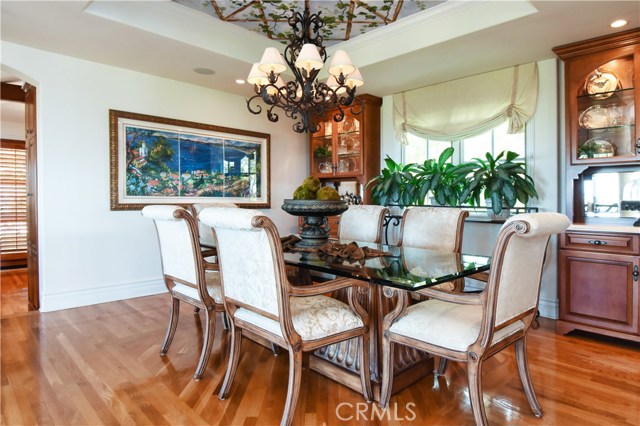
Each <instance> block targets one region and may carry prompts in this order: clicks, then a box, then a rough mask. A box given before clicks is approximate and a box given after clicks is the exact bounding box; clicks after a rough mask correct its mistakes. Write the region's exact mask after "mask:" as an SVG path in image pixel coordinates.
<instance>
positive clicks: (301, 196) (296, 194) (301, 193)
mask: <svg viewBox="0 0 640 426" xmlns="http://www.w3.org/2000/svg"><path fill="white" fill-rule="evenodd" d="M293 199H294V200H315V199H316V194H314V193H313V192H311V191H309V190H308V189H307V188H305V187H304V186H299V187H297V188H296V190H295V191H293Z"/></svg>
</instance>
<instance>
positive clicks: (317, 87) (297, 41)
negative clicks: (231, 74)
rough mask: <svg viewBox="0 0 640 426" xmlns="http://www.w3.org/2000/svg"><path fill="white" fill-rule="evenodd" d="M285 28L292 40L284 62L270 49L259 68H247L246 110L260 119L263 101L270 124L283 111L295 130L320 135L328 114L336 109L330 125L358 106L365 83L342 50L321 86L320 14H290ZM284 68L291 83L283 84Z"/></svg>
mask: <svg viewBox="0 0 640 426" xmlns="http://www.w3.org/2000/svg"><path fill="white" fill-rule="evenodd" d="M288 22H289V25H290V26H291V29H292V34H291V35H290V36H289V43H288V44H287V47H286V49H285V51H284V58H283V57H282V55H281V54H280V52H279V51H278V49H276V48H275V47H268V48H266V49H265V51H264V53H263V55H262V59H261V60H260V62H259V63H254V64H253V66H252V67H251V72H250V73H249V77H248V78H247V82H249V83H251V84H253V85H254V89H255V93H256V94H255V95H254V96H252V97H251V98H249V99H248V100H247V108H248V109H249V111H250V112H251V113H253V114H260V113H261V112H262V109H263V108H262V106H261V105H260V104H259V103H258V100H260V99H261V100H262V101H263V102H264V103H265V104H266V105H267V107H266V110H267V118H268V119H269V121H271V122H276V121H278V119H279V116H278V111H277V109H281V110H282V111H284V114H285V115H286V116H287V117H290V118H292V119H294V120H297V122H296V123H295V124H294V125H293V130H295V131H296V132H298V133H304V132H307V133H308V132H311V133H315V132H317V131H318V130H320V122H321V120H322V119H323V115H324V114H325V112H326V111H327V110H329V109H333V108H336V109H337V112H336V113H335V114H334V115H333V120H334V121H336V122H339V121H342V120H343V119H344V109H345V108H348V107H351V106H352V105H353V103H354V101H358V102H359V99H358V98H356V87H358V86H361V85H362V84H364V81H363V80H362V75H361V74H360V71H359V70H358V68H357V67H356V66H354V65H353V64H352V63H351V59H349V55H347V52H345V51H344V50H337V51H336V52H335V53H334V55H333V58H332V60H331V64H330V66H329V78H328V79H327V81H326V83H325V82H321V81H319V80H318V79H317V78H316V77H317V76H318V73H319V72H320V70H321V69H322V67H323V66H324V63H325V62H326V60H327V53H326V51H325V48H324V46H323V45H322V41H323V38H322V36H321V35H320V29H321V28H322V27H323V26H324V22H323V21H322V18H321V17H320V12H318V13H317V14H316V13H314V14H311V13H310V12H309V9H308V8H305V9H304V12H303V13H302V14H301V13H300V12H294V11H293V10H292V15H291V17H289V18H288ZM287 65H288V66H289V68H290V69H291V72H292V73H293V75H294V77H295V80H293V81H289V82H287V83H285V82H284V81H283V79H282V77H280V74H281V73H283V72H284V71H285V70H286V69H287ZM252 103H253V105H254V106H253V107H252ZM360 105H362V104H361V102H360ZM360 112H361V109H360V111H353V113H355V114H359V113H360Z"/></svg>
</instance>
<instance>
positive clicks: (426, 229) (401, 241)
mask: <svg viewBox="0 0 640 426" xmlns="http://www.w3.org/2000/svg"><path fill="white" fill-rule="evenodd" d="M467 216H469V212H468V211H466V210H462V209H458V208H449V207H412V208H408V209H406V210H405V211H404V214H403V215H402V223H401V225H400V236H399V237H398V245H399V246H405V247H417V248H424V249H429V250H442V251H447V252H450V253H460V250H461V248H462V232H463V231H464V221H465V219H466V218H467Z"/></svg>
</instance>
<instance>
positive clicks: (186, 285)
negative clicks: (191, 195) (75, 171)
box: [142, 205, 224, 380]
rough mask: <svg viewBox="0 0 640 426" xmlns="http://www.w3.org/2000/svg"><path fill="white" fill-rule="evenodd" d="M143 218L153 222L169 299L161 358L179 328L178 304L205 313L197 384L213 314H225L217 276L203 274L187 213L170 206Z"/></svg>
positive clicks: (211, 334)
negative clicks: (182, 303) (167, 322)
mask: <svg viewBox="0 0 640 426" xmlns="http://www.w3.org/2000/svg"><path fill="white" fill-rule="evenodd" d="M142 215H143V216H145V217H147V218H149V219H153V221H154V223H155V227H156V231H157V234H158V241H159V243H160V256H161V260H162V271H163V274H164V282H165V284H166V285H167V289H168V290H169V295H170V296H171V311H170V318H169V327H168V329H167V334H166V336H165V339H164V342H163V343H162V348H161V349H160V355H165V354H166V353H167V351H168V350H169V346H171V342H172V341H173V336H174V335H175V332H176V327H177V325H178V317H179V315H180V302H181V301H182V302H186V303H188V304H190V305H193V306H195V307H196V308H201V309H203V310H204V312H205V319H206V321H205V324H206V327H205V332H204V341H203V344H202V352H201V354H200V361H199V362H198V366H197V368H196V372H195V374H194V375H193V378H194V379H195V380H200V379H201V378H202V375H203V374H204V370H205V368H206V367H207V362H208V361H209V356H210V354H211V348H212V346H213V337H214V333H215V314H216V312H224V305H223V303H222V290H221V288H220V274H219V272H217V271H205V266H204V260H203V258H202V255H201V254H200V244H199V243H198V228H197V224H196V219H195V218H194V217H193V216H192V215H191V213H189V212H188V211H187V210H185V209H183V208H182V207H178V206H171V205H152V206H146V207H144V208H143V209H142Z"/></svg>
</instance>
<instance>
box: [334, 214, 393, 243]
mask: <svg viewBox="0 0 640 426" xmlns="http://www.w3.org/2000/svg"><path fill="white" fill-rule="evenodd" d="M387 212H388V209H387V208H386V207H384V206H374V205H352V206H349V210H347V211H346V212H344V213H342V216H341V217H340V227H339V228H338V238H339V239H341V240H353V241H362V242H369V243H376V244H379V243H381V242H382V222H383V221H384V216H385V215H386V214H387Z"/></svg>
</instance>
